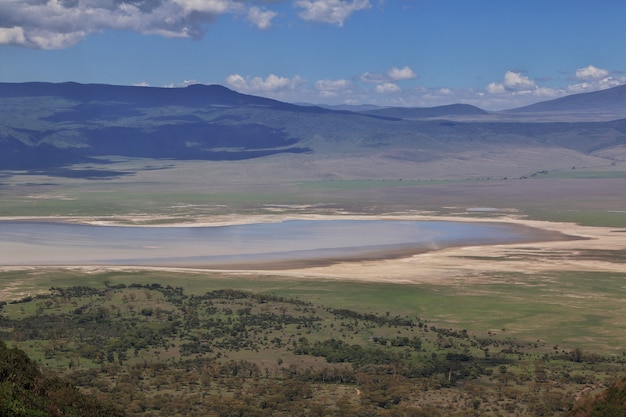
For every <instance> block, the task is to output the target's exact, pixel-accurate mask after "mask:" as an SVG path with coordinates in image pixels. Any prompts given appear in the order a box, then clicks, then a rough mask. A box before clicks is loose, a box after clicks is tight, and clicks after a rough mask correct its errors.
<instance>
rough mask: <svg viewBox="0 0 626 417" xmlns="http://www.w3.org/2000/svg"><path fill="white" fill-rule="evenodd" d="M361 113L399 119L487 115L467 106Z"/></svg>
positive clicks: (397, 109) (367, 111) (456, 105)
mask: <svg viewBox="0 0 626 417" xmlns="http://www.w3.org/2000/svg"><path fill="white" fill-rule="evenodd" d="M361 113H365V114H371V115H375V116H385V117H397V118H399V119H435V118H445V117H447V116H484V115H487V114H489V113H488V112H486V111H485V110H482V109H480V108H478V107H476V106H472V105H469V104H449V105H446V106H437V107H387V108H381V109H374V110H365V111H361Z"/></svg>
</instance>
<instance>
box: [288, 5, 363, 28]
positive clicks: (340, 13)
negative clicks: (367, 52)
mask: <svg viewBox="0 0 626 417" xmlns="http://www.w3.org/2000/svg"><path fill="white" fill-rule="evenodd" d="M294 5H295V6H296V7H299V8H300V9H302V11H301V12H300V13H299V16H300V18H302V19H304V20H310V21H314V22H321V23H329V24H331V25H337V26H343V23H344V21H345V20H346V19H347V18H349V17H350V16H351V15H352V14H353V13H354V12H358V11H359V10H364V9H369V8H370V7H371V4H370V2H369V0H352V1H348V0H297V1H295V2H294Z"/></svg>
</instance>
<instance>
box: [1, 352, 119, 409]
mask: <svg viewBox="0 0 626 417" xmlns="http://www.w3.org/2000/svg"><path fill="white" fill-rule="evenodd" d="M0 415H1V416H13V417H22V416H24V417H27V416H61V415H65V416H90V417H122V416H124V412H123V411H121V410H117V409H116V408H114V407H113V406H111V405H109V404H104V403H101V402H100V401H98V400H96V399H95V398H91V397H88V396H86V395H83V394H81V393H80V392H79V391H78V390H77V389H76V388H75V387H73V386H72V385H71V384H70V383H69V381H67V380H64V379H61V378H57V377H47V376H45V375H43V374H42V373H41V371H39V369H38V367H37V365H36V364H35V363H34V362H33V361H32V360H31V359H30V358H28V356H26V353H25V352H23V351H22V350H19V349H9V348H7V346H6V345H5V344H4V342H3V341H0Z"/></svg>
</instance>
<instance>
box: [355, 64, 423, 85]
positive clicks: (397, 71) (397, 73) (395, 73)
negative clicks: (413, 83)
mask: <svg viewBox="0 0 626 417" xmlns="http://www.w3.org/2000/svg"><path fill="white" fill-rule="evenodd" d="M415 78H417V74H415V72H414V71H413V70H412V69H411V67H409V66H405V67H403V68H397V67H391V68H389V69H388V70H387V72H385V73H384V74H383V73H381V72H364V73H363V74H361V76H360V77H359V80H360V81H361V82H363V83H366V84H383V83H392V82H395V81H404V80H412V79H415Z"/></svg>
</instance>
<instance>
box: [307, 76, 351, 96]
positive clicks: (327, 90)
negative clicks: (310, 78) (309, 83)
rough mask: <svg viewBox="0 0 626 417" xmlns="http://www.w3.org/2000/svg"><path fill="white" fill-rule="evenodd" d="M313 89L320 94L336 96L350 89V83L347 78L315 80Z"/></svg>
mask: <svg viewBox="0 0 626 417" xmlns="http://www.w3.org/2000/svg"><path fill="white" fill-rule="evenodd" d="M315 89H316V90H317V91H318V93H319V94H320V95H321V96H324V97H337V96H338V95H340V94H346V93H349V92H351V91H352V83H351V82H350V81H349V80H344V79H339V80H318V81H316V82H315Z"/></svg>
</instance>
